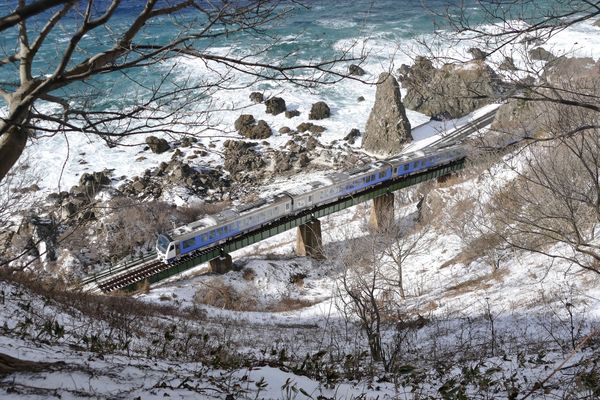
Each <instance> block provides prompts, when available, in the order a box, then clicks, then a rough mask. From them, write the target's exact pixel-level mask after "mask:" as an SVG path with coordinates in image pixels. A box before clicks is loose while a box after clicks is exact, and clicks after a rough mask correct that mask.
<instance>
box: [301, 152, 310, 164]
mask: <svg viewBox="0 0 600 400" xmlns="http://www.w3.org/2000/svg"><path fill="white" fill-rule="evenodd" d="M308 164H310V157H308V155H307V154H306V153H302V154H300V156H299V157H298V166H299V167H300V168H304V167H306V166H307V165H308Z"/></svg>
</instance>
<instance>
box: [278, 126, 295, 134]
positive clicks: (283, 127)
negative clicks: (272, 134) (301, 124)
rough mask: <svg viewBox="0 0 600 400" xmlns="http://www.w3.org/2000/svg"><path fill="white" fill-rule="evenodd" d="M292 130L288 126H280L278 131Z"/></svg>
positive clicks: (286, 131) (288, 131) (287, 131)
mask: <svg viewBox="0 0 600 400" xmlns="http://www.w3.org/2000/svg"><path fill="white" fill-rule="evenodd" d="M291 131H292V130H291V129H290V128H288V127H287V126H282V127H281V128H279V133H284V134H285V133H290V132H291Z"/></svg>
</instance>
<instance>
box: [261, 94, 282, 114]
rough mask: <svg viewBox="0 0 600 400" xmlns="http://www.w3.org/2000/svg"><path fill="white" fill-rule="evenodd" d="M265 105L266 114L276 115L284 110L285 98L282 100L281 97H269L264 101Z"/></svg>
mask: <svg viewBox="0 0 600 400" xmlns="http://www.w3.org/2000/svg"><path fill="white" fill-rule="evenodd" d="M265 105H266V106H267V109H266V113H267V114H273V115H277V114H281V113H282V112H284V111H285V110H286V105H285V100H283V99H282V98H281V97H271V98H270V99H268V100H267V101H265Z"/></svg>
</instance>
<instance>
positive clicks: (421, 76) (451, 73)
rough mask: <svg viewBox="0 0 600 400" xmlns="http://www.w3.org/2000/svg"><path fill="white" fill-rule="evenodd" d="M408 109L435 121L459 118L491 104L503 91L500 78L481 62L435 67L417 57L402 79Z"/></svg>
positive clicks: (503, 87)
mask: <svg viewBox="0 0 600 400" xmlns="http://www.w3.org/2000/svg"><path fill="white" fill-rule="evenodd" d="M402 86H403V87H404V88H406V96H405V97H404V104H405V106H406V107H407V108H409V109H411V110H415V111H418V112H421V113H423V114H427V115H429V116H431V117H432V118H434V119H443V118H458V117H462V116H464V115H466V114H468V113H470V112H472V111H474V110H476V109H478V108H480V107H483V106H484V105H486V104H489V103H491V102H492V101H493V100H494V99H495V98H496V97H497V96H499V95H500V94H501V93H503V92H504V90H505V85H504V84H503V82H502V81H501V79H500V77H499V76H498V75H497V74H496V73H495V72H494V71H493V70H492V69H491V68H490V67H489V66H487V65H486V64H485V63H484V62H482V61H472V62H470V63H467V64H460V65H454V64H446V65H444V66H442V67H441V68H435V67H434V66H433V65H432V63H431V61H429V60H427V59H425V58H423V57H417V59H416V60H415V64H414V65H413V66H412V67H410V68H409V70H408V72H407V73H406V74H405V75H404V76H403V78H402Z"/></svg>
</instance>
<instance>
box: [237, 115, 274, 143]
mask: <svg viewBox="0 0 600 400" xmlns="http://www.w3.org/2000/svg"><path fill="white" fill-rule="evenodd" d="M234 127H235V129H237V130H238V132H239V133H240V134H241V135H242V136H245V137H247V138H248V139H266V138H269V137H271V128H270V127H269V125H268V124H267V123H266V122H265V121H263V120H260V121H258V122H256V120H255V119H254V116H252V115H250V114H243V115H240V116H239V117H238V119H237V120H236V121H235V123H234Z"/></svg>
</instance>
